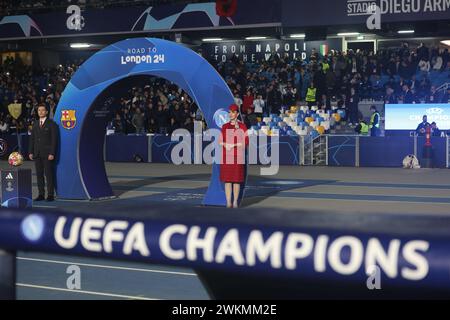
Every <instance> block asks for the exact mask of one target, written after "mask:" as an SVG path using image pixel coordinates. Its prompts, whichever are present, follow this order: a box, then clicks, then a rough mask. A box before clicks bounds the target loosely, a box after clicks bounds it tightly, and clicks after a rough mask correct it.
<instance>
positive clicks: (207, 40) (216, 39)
mask: <svg viewBox="0 0 450 320" xmlns="http://www.w3.org/2000/svg"><path fill="white" fill-rule="evenodd" d="M222 40H223V39H222V38H205V39H202V41H203V42H217V41H222Z"/></svg>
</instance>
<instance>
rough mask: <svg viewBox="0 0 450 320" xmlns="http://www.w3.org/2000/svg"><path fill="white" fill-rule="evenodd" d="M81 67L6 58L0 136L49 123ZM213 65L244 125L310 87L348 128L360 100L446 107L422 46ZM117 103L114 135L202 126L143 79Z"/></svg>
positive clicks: (178, 93)
mask: <svg viewBox="0 0 450 320" xmlns="http://www.w3.org/2000/svg"><path fill="white" fill-rule="evenodd" d="M81 62H82V61H77V62H75V63H72V64H66V65H58V66H55V67H54V68H51V69H42V68H36V67H34V68H32V67H29V66H25V65H23V64H22V63H21V62H20V59H6V60H5V61H4V62H3V63H2V64H1V65H0V134H1V133H6V132H17V131H19V132H23V133H25V132H26V131H27V130H29V126H30V124H31V122H32V120H33V119H34V117H35V116H36V107H37V105H38V104H39V103H45V104H46V105H47V107H48V109H49V112H50V117H54V116H55V115H54V114H55V109H56V106H57V104H58V101H59V99H60V96H61V93H62V91H63V90H64V88H65V86H66V84H67V83H68V81H69V80H70V78H71V76H72V75H73V74H74V72H75V71H76V70H77V68H78V66H79V65H80V64H81ZM215 66H216V68H217V70H218V71H219V73H220V74H221V75H222V76H223V77H224V79H225V80H226V82H227V84H228V85H229V87H230V89H231V90H232V92H233V94H234V96H235V102H236V104H238V105H239V106H241V112H242V117H243V120H244V121H245V123H246V125H247V126H248V127H250V126H253V125H255V124H256V123H257V122H258V121H261V118H262V117H263V116H264V115H268V114H280V112H281V111H282V110H283V109H284V108H289V107H291V106H295V105H297V106H301V105H304V104H305V98H306V95H307V92H308V89H309V88H315V89H316V90H315V93H316V94H315V97H314V98H315V102H314V104H315V105H317V106H318V107H319V108H322V109H329V108H331V105H335V106H337V107H338V108H341V109H345V110H346V114H347V115H349V117H350V118H349V119H348V120H349V121H348V122H352V123H357V122H358V120H359V119H357V117H358V102H360V101H361V100H363V99H375V100H378V101H380V100H381V101H383V100H384V101H385V102H386V103H398V102H403V103H421V102H431V103H438V102H442V103H448V102H449V94H450V90H440V91H439V92H437V91H436V89H437V85H438V84H435V83H433V80H434V79H435V78H437V77H439V78H440V79H443V80H442V83H446V82H450V79H449V76H450V57H449V53H448V50H442V49H441V50H439V49H437V48H427V47H426V46H424V45H421V46H419V47H418V48H415V49H410V48H409V47H408V46H407V45H406V44H405V45H403V46H402V47H401V48H397V49H395V50H380V51H379V52H378V53H377V54H374V53H372V52H364V51H355V52H354V51H352V50H349V51H348V52H338V51H333V50H332V51H331V52H330V54H329V55H327V56H326V57H322V56H320V55H319V53H318V52H317V51H315V50H313V51H312V53H311V55H310V56H309V57H308V59H307V60H306V61H302V60H290V59H285V58H283V57H279V56H277V55H273V56H272V57H271V58H270V59H269V60H268V61H259V62H257V63H244V62H243V61H242V60H240V59H238V58H237V57H235V58H233V59H231V60H229V61H228V62H225V63H216V64H215ZM14 103H15V104H21V106H22V113H21V116H20V117H19V118H18V119H17V120H16V119H14V118H13V117H12V116H11V114H10V112H9V110H8V106H9V105H11V104H14ZM115 103H116V104H117V105H116V108H114V110H115V111H114V114H113V115H112V118H113V120H112V121H111V123H110V124H109V128H110V129H112V128H114V130H115V132H118V133H124V134H131V133H162V134H166V133H171V132H173V130H175V129H177V128H186V129H188V130H190V131H192V130H193V127H194V123H195V121H203V118H202V114H201V111H200V110H199V108H198V107H197V106H196V104H195V103H194V101H192V99H191V97H189V96H188V95H187V94H186V93H185V92H183V91H182V90H181V89H179V88H178V87H177V86H176V85H174V84H172V83H170V82H168V81H165V80H163V79H159V78H149V79H148V80H147V81H145V83H142V84H141V85H139V86H135V87H133V88H130V90H129V91H128V93H127V94H126V95H125V96H123V97H121V98H120V99H118V100H117V101H116V102H115ZM202 125H203V126H205V124H204V122H203V124H202Z"/></svg>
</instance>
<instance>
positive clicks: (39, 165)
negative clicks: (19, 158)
mask: <svg viewBox="0 0 450 320" xmlns="http://www.w3.org/2000/svg"><path fill="white" fill-rule="evenodd" d="M38 115H39V119H38V120H36V121H35V122H34V124H33V128H32V129H31V137H30V147H29V157H30V160H34V164H35V167H36V176H37V184H38V189H39V196H38V197H37V198H35V199H34V201H42V200H45V181H44V174H45V178H46V180H47V201H53V200H54V199H55V196H54V194H55V193H54V192H55V178H54V177H55V155H56V146H57V141H58V127H57V125H56V123H55V122H54V121H53V120H51V119H49V118H48V110H47V107H46V106H45V105H43V104H41V105H39V106H38Z"/></svg>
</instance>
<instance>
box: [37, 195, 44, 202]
mask: <svg viewBox="0 0 450 320" xmlns="http://www.w3.org/2000/svg"><path fill="white" fill-rule="evenodd" d="M44 200H45V197H44V196H42V195H39V196H38V197H37V198H35V199H34V201H44Z"/></svg>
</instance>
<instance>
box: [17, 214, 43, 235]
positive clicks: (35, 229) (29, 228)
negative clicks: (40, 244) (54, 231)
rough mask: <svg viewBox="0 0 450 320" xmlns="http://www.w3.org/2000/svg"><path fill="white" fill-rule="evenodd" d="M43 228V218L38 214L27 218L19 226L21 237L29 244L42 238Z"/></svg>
mask: <svg viewBox="0 0 450 320" xmlns="http://www.w3.org/2000/svg"><path fill="white" fill-rule="evenodd" d="M44 228H45V223H44V218H43V217H42V216H41V215H38V214H32V215H29V216H27V217H26V218H25V219H23V221H22V224H21V225H20V230H21V232H22V235H23V236H24V237H25V239H27V240H28V241H31V242H37V241H39V240H40V239H41V238H42V235H43V234H44Z"/></svg>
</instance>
